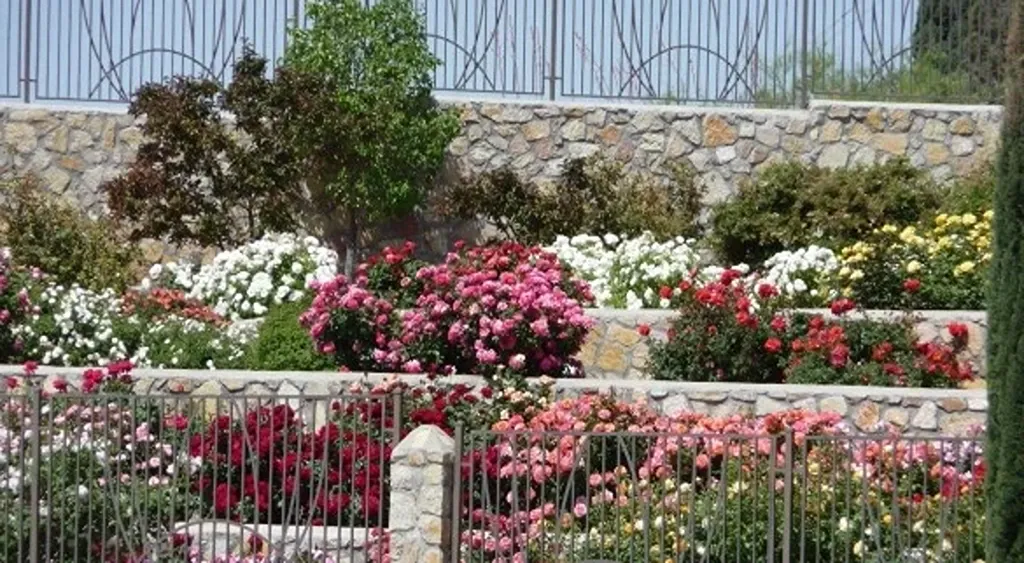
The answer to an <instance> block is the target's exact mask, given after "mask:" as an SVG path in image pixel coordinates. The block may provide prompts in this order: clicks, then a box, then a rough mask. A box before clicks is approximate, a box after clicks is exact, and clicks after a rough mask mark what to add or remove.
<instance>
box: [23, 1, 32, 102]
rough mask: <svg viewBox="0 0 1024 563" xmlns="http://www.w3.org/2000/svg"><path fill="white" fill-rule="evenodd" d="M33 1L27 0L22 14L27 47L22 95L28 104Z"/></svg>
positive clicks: (30, 77)
mask: <svg viewBox="0 0 1024 563" xmlns="http://www.w3.org/2000/svg"><path fill="white" fill-rule="evenodd" d="M32 2H33V0H25V10H24V13H23V14H22V17H23V18H25V47H24V49H23V50H22V51H23V52H22V61H21V72H22V76H21V87H22V88H24V89H25V90H24V92H22V96H23V98H24V100H25V103H26V104H27V103H29V102H31V101H32Z"/></svg>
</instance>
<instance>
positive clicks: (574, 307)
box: [300, 243, 592, 377]
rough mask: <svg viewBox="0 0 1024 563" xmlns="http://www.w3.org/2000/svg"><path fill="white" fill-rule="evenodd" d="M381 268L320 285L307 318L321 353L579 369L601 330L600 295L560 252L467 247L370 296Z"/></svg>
mask: <svg viewBox="0 0 1024 563" xmlns="http://www.w3.org/2000/svg"><path fill="white" fill-rule="evenodd" d="M403 259H404V258H403ZM372 271H373V268H372V267H361V268H360V270H359V273H358V274H357V275H356V278H355V279H354V280H351V281H350V280H347V279H346V278H344V277H343V276H339V277H338V278H335V279H334V280H331V281H329V282H326V283H322V284H315V285H314V288H315V290H316V292H317V295H316V297H315V298H314V300H313V304H312V306H311V307H310V309H309V310H308V311H307V312H306V313H305V314H303V315H302V317H301V319H300V321H301V322H302V324H303V325H304V326H306V327H308V328H309V329H310V334H311V336H312V337H313V339H314V341H316V342H317V346H318V349H319V350H321V351H322V352H324V353H327V354H332V355H334V356H335V357H336V358H337V359H338V363H339V365H341V366H343V367H344V368H347V369H371V370H376V371H399V372H407V373H418V372H426V373H432V374H451V373H475V374H482V375H489V376H493V375H495V374H498V373H505V372H507V373H520V374H528V375H552V376H556V377H561V376H569V375H576V374H578V372H579V370H578V365H577V363H576V362H575V360H574V359H573V356H574V355H575V354H576V352H578V351H579V349H580V347H581V346H582V344H583V339H584V337H585V336H586V334H587V331H588V330H589V328H590V326H591V321H590V320H589V319H588V318H587V317H586V316H585V314H584V310H583V306H584V305H585V304H589V303H590V302H592V296H591V294H590V290H589V288H588V287H587V286H586V284H585V283H583V282H582V281H579V280H575V279H573V278H571V277H570V275H569V273H568V272H567V271H565V270H564V269H563V267H562V265H561V263H560V262H559V261H558V260H557V258H556V257H555V256H554V255H552V254H548V253H545V252H543V251H541V250H540V249H539V248H535V247H533V248H527V247H523V246H521V245H518V244H514V243H506V244H502V245H499V246H490V247H479V248H470V249H464V248H462V247H461V246H460V247H459V248H458V249H457V250H456V251H455V252H453V253H451V254H449V255H448V257H447V259H446V260H445V262H444V263H443V264H439V265H432V266H424V267H422V268H419V269H418V270H417V271H416V272H415V277H414V278H412V277H408V276H407V274H401V277H400V279H399V280H398V284H397V285H398V286H399V289H393V290H392V291H384V292H381V291H380V290H379V289H378V291H377V292H374V291H371V290H370V285H371V277H370V272H372ZM413 279H414V280H415V283H414V282H413ZM403 282H404V283H403ZM394 285H395V284H393V283H390V284H389V285H388V286H389V287H394ZM409 287H415V288H417V290H418V291H419V294H418V295H417V296H416V297H415V300H414V301H413V300H412V299H409V298H403V297H402V294H403V293H405V292H406V289H407V288H409ZM403 299H405V300H408V301H413V303H414V304H413V305H412V307H410V308H409V309H407V310H404V311H401V312H398V311H397V310H396V307H395V305H394V300H399V301H401V300H403Z"/></svg>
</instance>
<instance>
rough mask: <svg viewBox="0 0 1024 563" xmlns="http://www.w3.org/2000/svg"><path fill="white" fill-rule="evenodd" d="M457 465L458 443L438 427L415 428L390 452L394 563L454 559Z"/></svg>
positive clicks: (434, 561)
mask: <svg viewBox="0 0 1024 563" xmlns="http://www.w3.org/2000/svg"><path fill="white" fill-rule="evenodd" d="M455 463H456V460H455V441H454V440H452V438H451V437H450V436H448V435H447V434H445V433H444V431H442V430H441V429H440V428H438V427H436V426H420V427H419V428H417V429H415V430H413V431H412V432H411V433H410V434H409V435H408V436H406V437H405V439H404V440H402V441H401V442H400V443H399V444H398V447H396V448H395V449H394V450H393V451H392V452H391V504H390V506H391V511H390V514H391V515H390V529H391V540H390V546H391V548H390V551H391V561H393V562H396V563H420V562H422V563H447V562H448V561H451V557H452V553H453V551H454V550H457V549H458V546H457V545H455V546H453V545H451V543H452V542H451V537H450V536H451V515H452V506H453V502H454V499H453V498H452V497H453V493H454V491H455V483H454V482H453V476H454V464H455Z"/></svg>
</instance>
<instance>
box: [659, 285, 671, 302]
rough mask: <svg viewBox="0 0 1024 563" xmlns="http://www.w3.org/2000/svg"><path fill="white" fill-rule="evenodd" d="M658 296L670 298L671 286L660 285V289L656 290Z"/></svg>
mask: <svg viewBox="0 0 1024 563" xmlns="http://www.w3.org/2000/svg"><path fill="white" fill-rule="evenodd" d="M658 296H659V297H661V298H662V299H671V298H672V288H671V287H669V286H667V285H663V286H661V289H659V290H658Z"/></svg>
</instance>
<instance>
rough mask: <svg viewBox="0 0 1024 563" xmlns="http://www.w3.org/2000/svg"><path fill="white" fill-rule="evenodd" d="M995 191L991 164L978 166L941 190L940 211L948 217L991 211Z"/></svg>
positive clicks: (994, 178) (993, 171) (993, 172)
mask: <svg viewBox="0 0 1024 563" xmlns="http://www.w3.org/2000/svg"><path fill="white" fill-rule="evenodd" d="M995 190H996V175H995V170H993V167H992V164H985V165H983V166H979V167H977V168H975V169H974V170H972V171H971V172H970V173H969V174H968V175H967V176H964V177H963V178H959V179H957V180H956V181H954V182H952V183H950V184H949V185H948V186H946V187H945V188H944V189H943V190H942V207H941V208H940V211H941V212H942V213H948V214H950V215H963V214H964V213H974V214H977V215H980V214H982V213H984V212H985V211H988V210H989V209H992V205H993V196H994V194H995Z"/></svg>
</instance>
